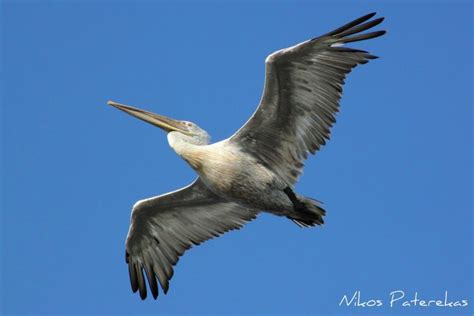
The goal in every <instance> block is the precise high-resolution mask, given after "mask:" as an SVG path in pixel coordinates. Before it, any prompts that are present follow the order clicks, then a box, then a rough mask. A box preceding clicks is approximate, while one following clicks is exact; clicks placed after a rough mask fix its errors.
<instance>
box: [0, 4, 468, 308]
mask: <svg viewBox="0 0 474 316" xmlns="http://www.w3.org/2000/svg"><path fill="white" fill-rule="evenodd" d="M472 10H473V6H472V4H470V2H469V1H465V2H458V1H445V2H443V1H436V2H428V1H422V2H412V1H410V2H409V1H407V2H391V3H382V2H375V1H371V2H364V1H357V4H356V3H355V2H352V1H351V2H335V3H333V4H331V2H329V1H327V2H326V1H325V2H320V3H318V2H278V3H276V2H275V3H271V2H261V3H259V4H252V3H250V2H232V3H218V2H205V3H199V4H198V3H185V2H181V3H171V2H146V1H142V2H132V1H121V2H116V3H114V2H109V1H73V2H69V1H44V2H42V3H39V2H36V1H35V2H26V1H6V2H5V1H3V2H2V9H1V12H2V13H1V14H2V16H1V17H0V25H1V29H2V36H3V45H2V57H3V60H2V76H1V77H2V80H3V91H2V103H1V113H2V124H1V125H2V128H1V133H2V141H1V144H2V147H1V149H2V151H1V159H2V169H1V179H2V189H1V192H2V207H1V215H2V217H1V228H0V230H1V302H0V304H1V314H2V315H3V314H5V315H22V314H30V315H39V314H42V315H51V314H68V315H71V314H82V315H85V314H96V315H99V314H113V315H117V314H124V315H125V314H134V315H138V314H150V315H151V314H154V315H180V314H187V315H191V314H200V315H207V314H213V315H217V314H222V315H226V314H234V315H244V314H253V315H276V314H281V315H313V314H314V315H318V314H319V315H329V314H332V315H348V314H355V313H357V314H359V315H363V314H370V315H375V314H378V315H380V314H383V315H388V314H404V315H405V314H417V313H421V314H422V315H432V314H438V315H441V314H442V315H445V314H450V313H452V314H459V315H466V314H472V304H474V302H473V296H472V293H474V291H473V284H472V282H473V271H472V267H473V255H472V241H473V234H472V229H473V221H472V206H473V200H472V176H473V173H472V158H473V157H472V119H473V116H472V106H473V93H472V87H473V75H472V74H473V73H472V69H473V59H472V58H473V57H472V56H473V45H472V44H473V42H472V35H473V24H472V23H473V22H472V21H473V15H472V12H473V11H472ZM372 11H377V12H378V13H379V15H382V16H385V17H386V21H385V22H384V23H383V28H384V29H386V30H387V31H388V33H387V35H386V36H384V37H382V38H378V39H375V40H371V41H369V42H364V43H353V44H352V45H351V47H357V48H362V49H366V50H370V51H371V52H372V53H373V54H375V55H378V56H380V57H381V58H380V59H378V60H375V61H373V62H370V63H369V64H367V65H365V66H362V67H359V68H356V69H355V71H354V72H353V73H352V74H351V75H350V76H349V78H348V79H347V80H346V88H345V91H344V96H343V99H342V110H341V113H340V115H339V116H338V121H337V124H336V126H335V128H334V129H333V136H332V139H331V141H330V142H329V143H328V145H327V146H326V147H324V148H323V150H322V151H320V152H319V153H318V154H317V155H316V156H315V157H311V158H310V159H309V160H308V161H307V167H306V169H305V173H304V175H303V177H302V179H301V181H300V183H299V184H298V185H297V191H298V192H300V193H301V194H304V195H307V196H311V197H314V198H317V199H319V200H322V201H324V202H325V206H326V209H327V224H326V225H325V226H324V227H322V228H316V229H307V230H304V229H300V228H298V227H297V226H296V225H294V224H293V223H292V222H290V221H288V220H286V219H284V218H277V217H274V216H269V215H262V216H260V217H259V218H258V219H257V220H256V221H254V222H252V223H250V224H249V225H248V226H246V227H245V228H244V229H242V230H240V231H238V232H232V233H229V234H227V235H225V236H223V237H221V238H219V239H215V240H212V241H210V242H208V243H205V244H203V245H202V246H199V247H196V248H193V249H192V250H190V251H189V252H187V253H186V255H185V256H184V257H182V258H181V260H180V261H179V264H178V265H177V267H176V270H175V275H174V277H173V279H172V281H171V287H170V291H169V293H168V295H166V296H164V295H160V297H159V299H158V300H157V301H153V300H147V301H144V302H143V301H141V300H140V299H139V297H138V295H134V294H132V292H131V290H130V286H129V280H128V272H127V266H126V264H125V261H124V241H125V237H126V233H127V230H128V225H129V216H130V210H131V206H132V205H133V204H134V203H135V201H137V200H139V199H142V198H145V197H150V196H153V195H158V194H161V193H164V192H168V191H171V190H174V189H177V188H180V187H182V186H184V185H187V184H188V183H190V182H191V181H192V180H193V178H194V177H195V174H194V173H193V171H192V170H191V169H190V168H189V167H188V166H187V165H186V163H185V162H184V161H182V160H180V158H179V157H178V156H177V155H176V154H175V153H174V152H173V151H172V150H171V149H170V148H169V146H168V144H167V142H166V137H165V134H164V133H163V132H162V131H161V130H159V129H157V128H154V127H152V126H150V125H148V124H145V123H143V122H141V121H139V120H137V119H134V118H132V117H130V116H127V115H125V114H124V113H122V112H120V111H118V110H116V109H114V108H112V107H109V106H107V105H106V102H107V100H109V99H112V100H115V101H118V102H122V103H126V104H130V105H135V106H138V107H142V108H145V109H148V110H151V111H153V112H156V113H161V114H164V115H167V116H171V117H175V118H178V119H186V120H190V121H193V122H196V123H198V124H199V125H200V126H201V127H203V128H204V129H206V130H207V131H208V132H209V133H210V134H211V135H212V137H213V140H216V141H217V140H221V139H224V138H226V137H228V136H230V135H231V134H232V133H233V132H234V131H235V130H236V129H238V128H239V127H240V126H241V125H242V124H243V123H244V122H245V121H246V120H247V119H248V117H249V116H250V115H251V114H252V113H253V111H254V109H255V107H256V105H257V104H258V101H259V99H260V94H261V90H262V85H263V77H264V60H265V58H266V56H267V55H268V54H270V53H271V52H273V51H275V50H277V49H280V48H283V47H286V46H289V45H292V44H296V43H298V42H300V41H303V40H306V39H308V38H311V37H314V36H317V35H320V34H322V33H324V32H327V31H330V30H332V29H334V28H336V27H338V26H340V25H342V24H344V23H346V22H348V21H350V20H352V19H354V18H357V17H359V16H361V15H364V14H366V13H369V12H372ZM357 290H360V291H361V300H362V301H364V300H369V299H381V300H383V304H384V305H383V306H381V307H373V308H362V307H347V306H339V302H340V301H341V299H342V297H343V296H344V295H349V296H352V295H353V294H354V292H355V291H357ZM394 290H403V291H405V294H406V299H413V297H414V294H415V292H418V295H419V297H420V298H423V299H427V300H428V299H442V300H444V293H445V291H446V290H447V291H448V292H449V299H450V300H451V299H452V300H461V299H468V300H469V306H468V307H467V308H450V307H430V308H423V307H401V306H400V305H401V303H400V304H398V305H396V306H394V307H393V308H390V307H389V293H390V292H391V291H394ZM400 302H401V301H400Z"/></svg>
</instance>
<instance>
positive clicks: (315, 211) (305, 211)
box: [288, 198, 326, 228]
mask: <svg viewBox="0 0 474 316" xmlns="http://www.w3.org/2000/svg"><path fill="white" fill-rule="evenodd" d="M299 202H300V203H298V207H297V208H296V209H295V212H294V213H292V214H291V216H288V218H289V219H291V220H292V221H293V222H294V223H295V224H296V225H298V226H299V227H302V228H307V227H313V226H316V225H322V224H324V219H323V216H325V215H326V211H325V210H324V209H323V208H322V206H321V202H319V201H317V200H314V199H311V198H300V199H299Z"/></svg>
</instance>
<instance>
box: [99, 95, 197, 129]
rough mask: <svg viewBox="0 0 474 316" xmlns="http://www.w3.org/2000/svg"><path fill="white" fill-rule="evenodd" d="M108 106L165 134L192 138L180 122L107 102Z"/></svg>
mask: <svg viewBox="0 0 474 316" xmlns="http://www.w3.org/2000/svg"><path fill="white" fill-rule="evenodd" d="M107 104H108V105H111V106H113V107H115V108H117V109H119V110H122V111H124V112H125V113H127V114H130V115H132V116H135V117H136V118H139V119H140V120H142V121H145V122H147V123H150V124H152V125H155V126H157V127H159V128H161V129H162V130H164V131H166V132H168V133H169V132H172V131H178V132H181V133H183V134H186V135H189V136H192V133H190V132H189V131H188V130H186V129H185V127H184V126H183V125H182V124H181V122H180V121H177V120H173V119H171V118H169V117H166V116H163V115H158V114H155V113H151V112H148V111H144V110H141V109H137V108H134V107H132V106H128V105H125V104H120V103H117V102H114V101H109V102H107Z"/></svg>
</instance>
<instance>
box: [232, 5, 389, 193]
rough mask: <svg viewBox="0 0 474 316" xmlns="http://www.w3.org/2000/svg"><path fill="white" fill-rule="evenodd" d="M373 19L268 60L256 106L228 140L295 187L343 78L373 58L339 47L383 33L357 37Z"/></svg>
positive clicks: (322, 138) (326, 129)
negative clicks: (259, 98)
mask: <svg viewBox="0 0 474 316" xmlns="http://www.w3.org/2000/svg"><path fill="white" fill-rule="evenodd" d="M374 15H375V13H370V14H367V15H365V16H363V17H360V18H358V19H356V20H354V21H352V22H349V23H347V24H345V25H343V26H341V27H340V28H337V29H336V30H334V31H331V32H329V33H326V34H324V35H322V36H319V37H316V38H313V39H311V40H309V41H306V42H303V43H301V44H298V45H296V46H293V47H290V48H286V49H282V50H279V51H277V52H275V53H273V54H271V55H270V56H268V58H267V59H266V61H265V64H266V75H265V86H264V90H263V95H262V99H261V101H260V105H259V106H258V108H257V110H256V111H255V113H254V114H253V115H252V117H251V118H250V119H249V120H248V121H247V123H246V124H245V125H244V126H243V127H242V128H241V129H239V130H238V131H237V132H236V133H235V134H234V135H233V136H232V137H231V138H230V141H231V142H234V143H236V144H238V145H239V146H240V148H241V149H242V150H243V151H244V152H246V153H248V154H251V155H253V156H254V157H255V158H257V160H258V161H259V162H260V163H262V164H264V165H265V166H266V167H267V168H269V169H270V170H272V171H274V172H275V173H276V174H278V175H279V176H280V177H281V178H282V179H283V180H284V181H286V183H287V184H288V185H290V186H292V185H294V184H295V183H296V181H297V180H298V178H299V176H300V175H301V173H302V169H303V166H304V160H305V159H306V158H307V156H308V153H312V154H314V153H315V152H316V151H317V150H319V149H320V148H321V146H323V145H324V144H325V143H326V141H327V140H328V139H329V138H330V130H331V127H332V126H333V124H334V123H335V121H336V114H337V112H338V111H339V101H340V99H341V94H342V86H343V85H344V79H345V78H346V75H347V74H348V73H350V71H351V70H352V69H353V68H354V67H356V66H357V65H359V64H365V63H367V62H368V61H369V60H371V59H375V58H377V57H376V56H373V55H371V54H369V53H368V52H366V51H363V50H358V49H353V48H347V47H341V45H343V44H346V43H350V42H356V41H363V40H367V39H371V38H376V37H379V36H381V35H383V34H385V31H375V32H368V33H361V32H364V31H367V30H369V29H371V28H373V27H374V26H377V25H379V24H380V23H382V21H383V19H384V18H377V19H374V20H371V21H369V20H370V19H371V18H372V17H373V16H374Z"/></svg>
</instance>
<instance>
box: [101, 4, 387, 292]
mask: <svg viewBox="0 0 474 316" xmlns="http://www.w3.org/2000/svg"><path fill="white" fill-rule="evenodd" d="M374 15H375V13H371V14H368V15H365V16H363V17H361V18H359V19H356V20H354V21H352V22H350V23H348V24H346V25H344V26H342V27H340V28H338V29H336V30H334V31H332V32H329V33H327V34H324V35H322V36H319V37H316V38H313V39H311V40H308V41H306V42H303V43H301V44H298V45H295V46H293V47H289V48H286V49H282V50H279V51H277V52H275V53H273V54H271V55H270V56H268V57H267V59H266V60H265V71H266V74H265V87H264V91H263V95H262V99H261V101H260V104H259V106H258V108H257V110H256V111H255V113H254V114H253V115H252V117H251V118H250V119H249V120H248V122H247V123H246V124H245V125H244V126H243V127H242V128H240V129H239V130H238V131H237V132H236V133H235V134H234V135H233V136H231V137H230V138H228V139H225V140H223V141H220V142H217V143H214V144H209V135H208V134H207V132H206V131H204V130H203V129H201V128H200V127H198V126H197V125H196V124H194V123H192V122H187V121H178V120H174V119H171V118H168V117H165V116H162V115H158V114H154V113H151V112H147V111H144V110H140V109H137V108H134V107H131V106H127V105H123V104H120V103H116V102H112V101H109V103H108V104H109V105H112V106H114V107H116V108H118V109H120V110H122V111H124V112H126V113H128V114H131V115H133V116H135V117H137V118H139V119H141V120H144V121H146V122H148V123H150V124H153V125H155V126H157V127H160V128H161V129H163V130H164V131H166V132H167V133H168V134H167V136H168V142H169V144H170V146H171V147H172V148H173V149H174V150H175V151H176V153H177V154H178V155H179V156H180V157H182V158H183V159H184V160H185V161H186V162H188V164H189V165H190V166H191V167H192V168H193V169H194V170H195V171H196V172H197V173H198V175H199V177H198V178H197V179H196V180H195V181H194V182H193V183H192V184H190V185H189V186H187V187H185V188H182V189H180V190H177V191H174V192H170V193H167V194H164V195H160V196H157V197H152V198H149V199H146V200H141V201H138V202H137V203H136V204H135V205H134V206H133V210H132V215H131V222H130V229H129V232H128V236H127V241H126V252H125V256H126V258H125V259H126V262H127V264H128V270H129V275H130V283H131V287H132V290H133V292H136V291H139V292H140V297H141V298H142V299H145V298H146V296H147V286H146V280H148V285H149V288H150V291H151V293H152V295H153V297H154V298H155V299H156V298H157V297H158V288H159V287H158V283H159V284H160V286H161V288H162V289H163V291H164V293H167V291H168V288H169V280H170V279H171V277H172V276H173V266H174V265H175V264H176V263H177V261H178V259H179V257H180V256H181V255H182V254H183V253H184V252H185V251H186V250H187V249H189V248H190V247H191V246H192V245H199V244H200V243H202V242H204V241H206V240H208V239H211V238H213V237H218V236H220V235H222V234H223V233H225V232H227V231H229V230H233V229H239V228H240V227H242V226H243V225H245V223H247V222H248V221H251V220H253V219H254V218H256V216H257V215H258V213H259V212H262V211H263V212H269V213H272V214H275V215H279V216H286V217H287V218H289V219H291V220H292V221H293V222H295V223H296V224H297V225H298V226H300V227H312V226H315V225H321V224H323V223H324V221H323V216H324V215H325V211H324V210H323V209H322V207H321V205H320V204H319V203H318V202H317V201H316V200H314V199H311V198H307V197H303V196H301V195H299V194H297V193H296V192H295V191H294V184H295V183H296V182H297V180H298V177H299V176H300V175H301V172H302V169H303V166H304V160H305V159H306V158H307V156H308V153H312V154H314V153H315V152H316V151H317V150H318V149H319V148H320V147H321V146H322V145H324V144H325V142H326V140H327V139H329V136H330V129H331V127H332V125H333V124H334V122H335V115H336V113H337V112H338V111H339V100H340V98H341V94H342V87H343V84H344V79H345V77H346V75H347V74H348V73H349V72H350V71H351V70H352V68H354V67H356V66H357V65H359V64H365V63H367V62H368V61H369V60H370V59H374V58H376V57H375V56H373V55H371V54H369V53H368V52H366V51H362V50H357V49H352V48H347V47H344V46H343V45H344V44H347V43H351V42H356V41H362V40H367V39H371V38H375V37H378V36H381V35H383V34H385V31H375V32H365V33H363V32H364V31H367V30H369V29H370V28H372V27H374V26H376V25H378V24H380V23H381V22H382V21H383V18H378V19H373V20H371V18H372V17H373V16H374Z"/></svg>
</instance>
